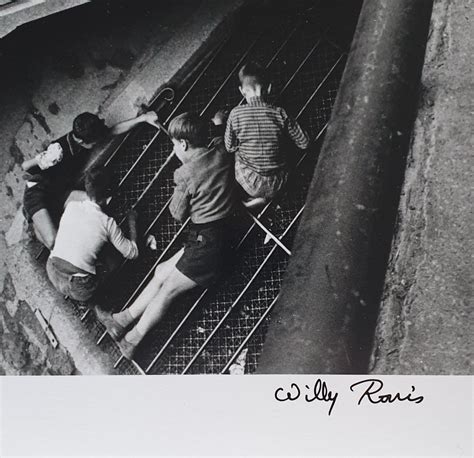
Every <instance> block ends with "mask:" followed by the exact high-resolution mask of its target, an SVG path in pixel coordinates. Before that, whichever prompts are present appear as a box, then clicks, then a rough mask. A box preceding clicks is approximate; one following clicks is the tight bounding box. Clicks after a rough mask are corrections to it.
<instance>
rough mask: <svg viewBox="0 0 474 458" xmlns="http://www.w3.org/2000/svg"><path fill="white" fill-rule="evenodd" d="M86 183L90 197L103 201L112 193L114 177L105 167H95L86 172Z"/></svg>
mask: <svg viewBox="0 0 474 458" xmlns="http://www.w3.org/2000/svg"><path fill="white" fill-rule="evenodd" d="M84 185H85V188H86V194H87V195H88V196H89V198H90V199H93V200H95V201H96V202H101V201H103V200H105V199H107V197H110V196H111V195H112V190H113V188H112V177H111V175H110V173H109V172H108V171H107V170H106V169H104V168H97V167H95V168H93V169H91V170H89V171H88V172H87V174H86V177H85V180H84Z"/></svg>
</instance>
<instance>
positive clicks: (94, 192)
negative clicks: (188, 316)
mask: <svg viewBox="0 0 474 458" xmlns="http://www.w3.org/2000/svg"><path fill="white" fill-rule="evenodd" d="M85 188H86V192H85V196H84V198H83V199H82V200H70V201H69V200H68V201H66V205H65V210H64V213H63V215H62V217H61V220H60V223H59V228H58V232H57V236H56V240H55V243H54V247H53V249H52V251H51V254H50V256H49V258H48V262H47V264H46V270H47V272H48V277H49V279H50V280H51V283H52V284H53V285H54V287H55V288H56V289H57V290H58V291H59V292H61V293H62V294H64V295H65V296H68V297H70V298H72V299H76V300H78V301H87V300H88V299H90V298H91V297H92V295H93V294H94V293H95V291H96V290H97V288H98V286H99V285H100V283H101V281H103V277H101V275H99V273H98V272H97V270H98V269H97V264H98V262H99V261H100V259H99V253H100V252H101V251H102V249H103V248H104V246H105V245H106V244H107V243H109V242H110V243H111V244H112V245H113V246H114V247H115V248H116V249H117V250H118V252H119V253H121V254H122V256H124V257H125V258H127V259H134V258H136V257H137V256H138V248H137V244H136V238H137V231H136V214H135V213H130V214H129V215H128V224H129V232H130V239H128V238H126V237H125V235H124V234H123V232H122V230H121V229H120V227H119V226H118V225H117V223H116V221H115V220H114V219H113V218H111V217H110V216H108V215H106V214H105V213H104V211H103V208H104V207H105V205H106V202H107V200H108V198H109V197H110V196H111V194H112V193H111V186H110V177H109V175H108V174H107V173H106V172H105V171H103V170H100V169H95V170H92V171H90V172H88V174H87V175H86V178H85Z"/></svg>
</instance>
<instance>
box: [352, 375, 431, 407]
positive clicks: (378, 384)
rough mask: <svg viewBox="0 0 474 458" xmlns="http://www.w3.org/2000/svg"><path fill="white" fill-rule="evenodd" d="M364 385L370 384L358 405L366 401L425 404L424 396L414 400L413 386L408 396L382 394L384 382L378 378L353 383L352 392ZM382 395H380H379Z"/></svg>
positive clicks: (373, 402) (374, 402)
mask: <svg viewBox="0 0 474 458" xmlns="http://www.w3.org/2000/svg"><path fill="white" fill-rule="evenodd" d="M364 384H368V386H366V389H365V391H364V392H363V393H362V395H361V397H360V398H359V401H358V402H357V405H361V403H362V401H363V400H364V399H366V400H367V402H370V403H371V404H386V403H389V404H392V403H393V402H396V401H399V402H402V401H409V402H414V403H415V404H419V403H420V402H423V400H424V399H425V398H424V397H423V396H417V397H415V398H412V397H411V396H412V394H414V393H415V387H414V386H413V385H412V386H411V392H410V393H408V394H404V395H402V394H401V393H398V392H397V393H395V394H391V393H385V394H382V393H380V391H381V390H382V388H383V382H382V380H379V379H376V378H371V379H367V380H361V381H360V382H357V383H353V384H352V385H351V387H350V389H351V391H354V388H355V387H359V386H364ZM379 393H380V394H379Z"/></svg>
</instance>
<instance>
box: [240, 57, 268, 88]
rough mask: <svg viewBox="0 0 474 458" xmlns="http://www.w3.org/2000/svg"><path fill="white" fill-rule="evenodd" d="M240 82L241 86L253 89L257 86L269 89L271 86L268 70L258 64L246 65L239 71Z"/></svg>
mask: <svg viewBox="0 0 474 458" xmlns="http://www.w3.org/2000/svg"><path fill="white" fill-rule="evenodd" d="M239 80H240V85H241V86H248V87H251V88H255V87H256V86H261V87H267V86H268V85H269V84H270V80H269V78H268V72H267V70H266V68H265V67H263V66H262V65H260V64H259V63H257V62H249V63H247V64H245V65H244V66H243V67H242V68H241V69H240V71H239Z"/></svg>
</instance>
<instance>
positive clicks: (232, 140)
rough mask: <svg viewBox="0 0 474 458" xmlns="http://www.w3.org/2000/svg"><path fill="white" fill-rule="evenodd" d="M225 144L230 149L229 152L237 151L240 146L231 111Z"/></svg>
mask: <svg viewBox="0 0 474 458" xmlns="http://www.w3.org/2000/svg"><path fill="white" fill-rule="evenodd" d="M224 145H225V149H226V150H227V151H229V153H235V152H236V151H237V149H238V146H239V141H238V139H237V135H236V133H235V130H234V126H233V116H232V112H230V116H229V118H228V119H227V126H226V129H225V134H224Z"/></svg>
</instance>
